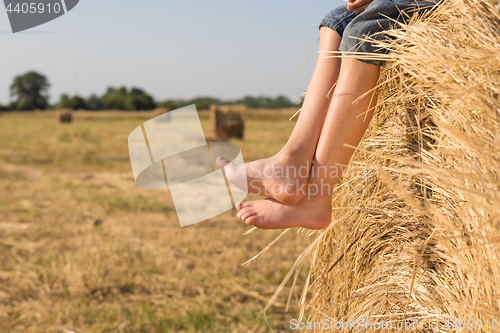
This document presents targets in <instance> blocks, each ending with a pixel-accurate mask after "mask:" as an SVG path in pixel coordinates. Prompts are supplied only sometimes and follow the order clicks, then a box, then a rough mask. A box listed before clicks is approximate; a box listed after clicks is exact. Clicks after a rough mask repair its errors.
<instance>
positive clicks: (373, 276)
mask: <svg viewBox="0 0 500 333" xmlns="http://www.w3.org/2000/svg"><path fill="white" fill-rule="evenodd" d="M499 26H500V13H499V4H498V2H496V1H491V0H470V1H469V0H465V1H460V0H449V1H445V3H444V4H443V6H442V7H441V8H440V9H438V10H437V11H436V12H435V13H433V14H432V16H431V17H429V18H427V19H425V20H423V21H419V22H415V23H414V24H410V25H409V26H403V27H402V29H401V30H399V31H396V32H394V35H395V36H396V37H398V38H397V39H396V40H394V41H393V42H390V43H388V45H386V46H388V47H390V48H392V49H393V50H394V52H393V53H392V54H391V55H390V56H389V60H390V63H389V64H388V65H387V66H386V67H385V68H384V71H383V74H382V77H381V95H380V98H379V107H378V111H377V113H376V116H375V118H374V120H373V122H372V125H371V128H370V129H369V131H368V133H367V134H366V136H365V139H364V141H363V143H362V144H361V145H360V147H359V149H358V151H357V153H356V154H355V156H354V158H353V161H352V163H351V165H350V167H349V169H348V171H347V172H346V174H345V175H344V177H343V179H342V182H341V186H340V187H338V189H337V190H336V193H335V195H334V197H333V206H334V208H333V222H332V224H331V226H330V227H329V228H328V229H327V230H325V231H324V232H322V233H321V234H319V238H318V240H317V246H316V247H315V249H314V261H313V264H312V268H311V273H310V282H311V284H312V289H313V295H314V297H313V298H312V299H311V302H310V305H312V306H313V307H314V308H315V309H317V310H319V311H321V312H322V313H320V312H319V311H316V310H313V309H312V308H309V310H310V311H311V312H310V313H308V312H306V317H307V316H308V315H310V317H308V320H310V321H319V320H322V319H325V318H327V317H326V316H328V317H331V318H334V319H336V320H339V321H342V322H343V321H348V320H353V321H355V320H357V319H368V320H369V321H371V322H375V321H379V322H380V321H381V320H384V321H385V322H387V321H392V322H394V325H396V322H398V321H404V320H406V321H407V322H422V323H424V328H423V329H418V328H416V327H414V328H412V329H409V330H407V331H408V332H417V331H426V329H425V327H426V326H425V325H426V324H427V323H428V321H429V320H432V321H433V322H435V321H436V318H437V320H438V321H439V323H440V331H441V332H452V331H461V330H460V328H458V329H457V328H453V327H448V328H446V327H445V326H444V325H445V324H446V322H447V320H450V322H451V323H453V322H454V321H455V320H459V321H460V320H468V319H474V325H478V324H477V323H476V319H481V320H483V327H482V328H478V326H475V329H474V331H483V332H490V331H492V329H491V326H490V328H489V329H488V328H486V326H485V325H486V324H485V323H486V320H489V323H490V325H491V322H492V320H493V319H497V320H500V271H499V270H500V264H499V260H500V232H499V231H500V176H499V170H500V97H499V96H500V30H498V27H499ZM306 306H307V305H306ZM306 319H307V318H306ZM462 325H463V322H462ZM318 331H321V330H318ZM345 331H347V330H345ZM359 331H367V332H372V331H377V332H380V331H389V330H383V329H370V328H369V327H368V328H366V327H363V328H362V329H360V330H359ZM429 331H431V330H429Z"/></svg>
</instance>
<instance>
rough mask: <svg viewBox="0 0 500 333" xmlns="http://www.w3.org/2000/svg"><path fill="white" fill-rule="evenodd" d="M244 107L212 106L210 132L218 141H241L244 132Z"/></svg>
mask: <svg viewBox="0 0 500 333" xmlns="http://www.w3.org/2000/svg"><path fill="white" fill-rule="evenodd" d="M245 112H246V107H245V106H244V105H212V106H211V107H210V121H211V123H212V132H213V134H214V135H215V136H216V137H217V138H218V139H219V140H228V139H230V138H237V139H243V137H244V132H245Z"/></svg>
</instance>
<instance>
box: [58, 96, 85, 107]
mask: <svg viewBox="0 0 500 333" xmlns="http://www.w3.org/2000/svg"><path fill="white" fill-rule="evenodd" d="M58 106H59V108H60V109H71V110H86V109H87V104H86V103H85V100H84V99H83V98H81V97H80V96H77V95H75V96H73V97H69V96H68V95H66V94H62V95H61V99H60V100H59V105H58Z"/></svg>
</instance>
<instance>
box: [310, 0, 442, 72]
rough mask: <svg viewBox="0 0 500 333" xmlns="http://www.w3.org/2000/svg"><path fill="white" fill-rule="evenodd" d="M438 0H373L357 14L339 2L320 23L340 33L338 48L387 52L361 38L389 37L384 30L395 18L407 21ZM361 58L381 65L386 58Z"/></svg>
mask: <svg viewBox="0 0 500 333" xmlns="http://www.w3.org/2000/svg"><path fill="white" fill-rule="evenodd" d="M438 2H439V0H373V1H372V2H371V3H370V4H369V5H368V7H366V9H365V10H364V11H363V12H362V13H359V14H356V13H355V12H354V11H350V10H347V6H346V5H344V6H340V7H337V8H335V9H333V10H332V11H331V12H330V13H328V14H327V15H326V16H325V17H324V18H323V20H322V21H321V23H320V27H321V26H323V25H324V26H327V27H328V28H330V29H332V30H335V31H336V32H337V33H338V34H339V35H340V37H342V43H341V44H340V51H342V52H343V53H346V54H348V55H350V56H354V57H356V54H353V53H349V52H356V53H358V52H363V53H371V54H374V53H375V54H386V53H387V52H388V50H387V49H385V48H382V47H377V46H376V42H368V41H362V39H366V38H370V39H374V40H383V39H386V38H388V36H387V35H386V34H384V33H383V32H384V31H387V30H389V29H392V28H394V27H395V25H396V24H397V22H401V23H408V21H409V20H410V18H411V17H412V16H413V15H421V14H423V13H425V12H427V11H429V10H431V9H432V8H434V7H435V6H436V4H437V3H438ZM358 60H361V61H363V62H366V63H369V64H374V65H379V66H383V65H385V60H381V59H380V60H379V59H377V60H375V59H361V58H359V59H358Z"/></svg>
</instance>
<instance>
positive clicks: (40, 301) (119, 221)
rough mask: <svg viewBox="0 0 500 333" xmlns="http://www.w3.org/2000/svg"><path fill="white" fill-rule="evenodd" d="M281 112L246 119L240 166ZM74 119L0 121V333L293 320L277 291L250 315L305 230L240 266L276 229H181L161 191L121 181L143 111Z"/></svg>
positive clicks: (274, 140) (267, 144)
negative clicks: (132, 134) (62, 121)
mask: <svg viewBox="0 0 500 333" xmlns="http://www.w3.org/2000/svg"><path fill="white" fill-rule="evenodd" d="M293 112H294V111H291V112H285V115H284V116H276V117H274V118H272V119H271V118H265V117H259V119H257V120H255V119H252V118H251V117H250V118H249V119H248V120H247V133H249V135H248V138H247V139H246V140H244V141H241V140H239V141H238V140H236V141H234V142H236V143H237V144H239V145H240V146H241V147H242V151H243V154H244V156H245V158H247V159H256V158H261V157H265V156H268V155H270V154H272V153H274V152H276V151H277V150H278V149H279V148H280V147H281V146H282V145H283V144H284V142H285V141H286V139H287V138H288V135H289V134H290V132H291V130H292V128H293V122H289V121H288V117H289V116H290V115H291V114H293ZM74 116H75V117H74V121H73V123H70V124H64V125H62V124H60V123H59V122H58V120H57V119H56V116H55V114H54V113H51V112H48V113H40V112H39V113H36V112H31V113H28V112H27V113H6V114H3V115H2V117H1V118H0V332H6V333H7V332H9V333H11V332H23V333H26V332H134V333H135V332H273V331H278V330H281V329H284V328H285V327H286V326H287V323H288V322H289V320H290V319H291V318H296V317H297V315H298V305H297V304H298V303H297V301H296V297H295V296H294V297H292V298H291V300H290V308H289V311H288V312H286V307H285V306H286V303H287V300H288V299H287V297H288V294H287V293H284V294H283V295H282V297H281V298H280V299H279V300H278V303H277V306H276V307H273V308H272V309H270V310H268V311H267V312H266V315H264V316H260V317H259V316H258V315H259V312H260V311H261V310H262V309H263V308H264V306H265V305H266V303H267V301H268V300H269V298H270V297H271V295H272V294H273V293H274V291H275V290H276V288H277V286H278V285H279V283H280V282H281V280H282V279H283V277H284V276H285V275H286V273H287V271H288V269H289V268H290V267H291V265H292V264H293V262H294V260H295V258H296V257H297V256H298V255H299V254H300V252H301V251H302V249H303V248H304V247H305V246H306V245H307V243H308V237H307V235H306V234H305V233H300V234H297V233H290V234H288V235H285V237H283V238H282V239H281V240H280V242H279V243H278V244H279V246H277V247H274V248H272V249H270V250H269V251H267V252H266V253H265V254H264V256H263V257H262V259H261V260H258V261H255V262H253V263H252V264H250V265H249V266H247V267H242V266H241V265H242V264H243V263H245V262H246V261H247V260H248V259H250V258H251V257H253V256H254V255H256V254H257V253H258V252H260V251H261V250H262V249H264V248H265V247H266V246H267V245H268V244H269V243H270V242H271V241H272V240H273V239H274V238H276V236H277V235H279V233H280V231H260V230H257V231H254V232H252V233H250V234H248V235H245V236H244V235H243V234H244V233H245V232H247V231H248V230H249V229H250V228H249V227H248V226H246V225H245V224H243V223H241V222H240V221H239V220H238V219H237V218H236V217H235V216H234V215H235V213H234V212H228V213H226V214H224V215H222V216H219V217H217V218H213V219H211V220H209V221H207V222H203V223H199V224H197V225H194V226H190V227H187V228H183V229H181V228H180V226H179V224H178V221H177V219H176V216H175V211H174V207H173V203H172V200H171V198H170V196H169V194H168V193H167V192H162V191H149V190H143V189H141V188H139V187H137V186H136V185H135V183H134V180H133V176H132V171H131V167H130V161H129V156H128V147H127V138H128V135H129V133H130V132H131V131H132V130H133V129H134V128H135V127H137V126H139V125H140V124H141V123H143V122H144V121H146V120H147V119H149V116H151V114H150V113H148V112H146V113H144V112H132V113H129V112H79V111H77V112H75V113H74ZM201 119H202V125H203V127H204V130H205V131H206V133H209V132H210V122H209V114H208V112H206V113H201ZM200 204H202V203H200ZM306 273H307V272H303V273H302V274H301V275H299V278H298V282H297V288H299V289H300V288H301V285H300V281H304V280H305V277H306ZM289 290H290V288H288V289H287V291H289ZM298 292H300V290H299V291H298ZM294 295H295V294H294Z"/></svg>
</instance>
